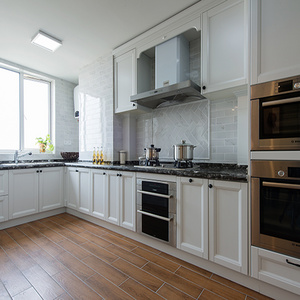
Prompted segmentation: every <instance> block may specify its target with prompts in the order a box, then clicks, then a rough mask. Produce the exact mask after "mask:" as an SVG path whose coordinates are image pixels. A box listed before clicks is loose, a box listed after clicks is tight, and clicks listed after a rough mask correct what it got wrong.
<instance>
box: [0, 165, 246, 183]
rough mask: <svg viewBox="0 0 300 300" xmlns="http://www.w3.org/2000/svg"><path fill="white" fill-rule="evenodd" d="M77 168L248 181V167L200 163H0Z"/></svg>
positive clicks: (5, 167)
mask: <svg viewBox="0 0 300 300" xmlns="http://www.w3.org/2000/svg"><path fill="white" fill-rule="evenodd" d="M63 166H67V167H77V168H93V169H105V170H117V171H130V172H143V173H154V174H166V175H174V176H183V177H197V178H206V179H216V180H226V181H239V182H247V181H248V167H247V166H246V165H236V164H217V163H216V164H214V163H200V164H197V163H196V164H194V167H193V168H188V169H176V168H174V167H172V166H170V165H166V166H165V167H145V166H136V165H132V164H126V165H122V166H121V165H119V164H117V163H116V164H104V165H93V164H92V163H91V162H66V161H63V160H61V161H35V162H20V163H18V164H14V163H0V170H11V169H28V168H49V167H63Z"/></svg>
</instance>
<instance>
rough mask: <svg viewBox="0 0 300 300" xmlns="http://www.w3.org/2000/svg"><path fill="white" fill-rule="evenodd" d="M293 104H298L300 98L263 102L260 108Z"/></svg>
mask: <svg viewBox="0 0 300 300" xmlns="http://www.w3.org/2000/svg"><path fill="white" fill-rule="evenodd" d="M295 102H300V97H296V98H289V99H284V100H274V101H268V102H263V103H262V106H272V105H280V104H287V103H295Z"/></svg>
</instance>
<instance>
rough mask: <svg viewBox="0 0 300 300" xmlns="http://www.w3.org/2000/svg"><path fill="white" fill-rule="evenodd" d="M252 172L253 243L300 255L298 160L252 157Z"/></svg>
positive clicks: (280, 251)
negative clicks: (265, 159) (272, 159)
mask: <svg viewBox="0 0 300 300" xmlns="http://www.w3.org/2000/svg"><path fill="white" fill-rule="evenodd" d="M251 171H252V174H251V193H252V196H251V198H252V204H251V205H252V245H254V246H257V247H261V248H265V249H269V250H272V251H275V252H279V253H282V254H287V255H290V256H293V257H297V258H300V161H279V160H278V161H263V160H253V161H251ZM287 263H289V261H287Z"/></svg>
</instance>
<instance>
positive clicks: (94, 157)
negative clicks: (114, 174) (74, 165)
mask: <svg viewBox="0 0 300 300" xmlns="http://www.w3.org/2000/svg"><path fill="white" fill-rule="evenodd" d="M95 164H96V148H95V147H94V151H93V165H95Z"/></svg>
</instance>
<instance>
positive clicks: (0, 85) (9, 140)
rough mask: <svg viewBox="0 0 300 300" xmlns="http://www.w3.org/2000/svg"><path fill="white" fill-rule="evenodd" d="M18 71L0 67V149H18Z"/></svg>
mask: <svg viewBox="0 0 300 300" xmlns="http://www.w3.org/2000/svg"><path fill="white" fill-rule="evenodd" d="M19 77H20V75H19V73H17V72H13V71H10V70H6V69H3V68H0V149H3V150H13V149H19V142H20V136H19Z"/></svg>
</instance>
